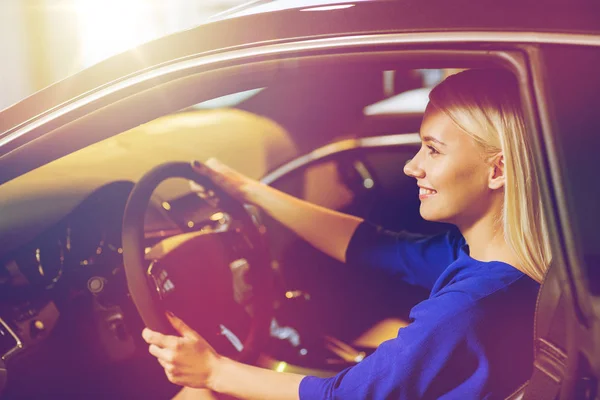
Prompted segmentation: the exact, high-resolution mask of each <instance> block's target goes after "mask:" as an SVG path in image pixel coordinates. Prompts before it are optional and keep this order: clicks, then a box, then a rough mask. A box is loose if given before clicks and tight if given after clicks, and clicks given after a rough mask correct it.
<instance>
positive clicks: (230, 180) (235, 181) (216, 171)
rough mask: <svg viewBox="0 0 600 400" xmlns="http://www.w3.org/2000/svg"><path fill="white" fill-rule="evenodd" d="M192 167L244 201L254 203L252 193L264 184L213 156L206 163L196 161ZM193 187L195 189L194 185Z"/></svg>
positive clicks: (231, 194)
mask: <svg viewBox="0 0 600 400" xmlns="http://www.w3.org/2000/svg"><path fill="white" fill-rule="evenodd" d="M192 167H193V169H194V171H196V172H197V173H199V174H200V175H204V176H206V177H208V178H210V179H211V180H212V181H213V182H214V183H215V184H216V185H218V186H219V187H221V188H222V189H223V190H224V191H225V192H227V194H229V195H230V196H232V197H234V198H235V199H237V200H239V201H242V202H248V203H253V201H252V193H254V191H255V189H257V188H258V187H259V186H260V185H262V184H261V183H260V182H259V181H256V180H254V179H250V178H248V177H247V176H245V175H243V174H241V173H239V172H237V171H236V170H234V169H232V168H230V167H228V166H227V165H225V164H223V163H221V162H220V161H218V160H217V159H216V158H211V159H209V160H207V161H206V162H205V163H204V164H201V163H199V162H197V161H194V162H193V163H192ZM192 189H194V186H193V185H192Z"/></svg>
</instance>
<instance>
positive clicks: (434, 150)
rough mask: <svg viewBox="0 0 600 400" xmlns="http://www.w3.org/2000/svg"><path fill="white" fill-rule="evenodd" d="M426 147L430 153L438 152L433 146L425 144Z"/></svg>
mask: <svg viewBox="0 0 600 400" xmlns="http://www.w3.org/2000/svg"><path fill="white" fill-rule="evenodd" d="M427 148H428V149H429V154H431V155H434V154H440V152H439V151H437V150H436V148H435V147H433V146H427Z"/></svg>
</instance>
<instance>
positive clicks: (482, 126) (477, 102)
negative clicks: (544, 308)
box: [429, 69, 551, 282]
mask: <svg viewBox="0 0 600 400" xmlns="http://www.w3.org/2000/svg"><path fill="white" fill-rule="evenodd" d="M429 100H430V102H431V104H432V105H433V106H434V107H436V108H438V109H439V110H441V111H442V112H444V113H445V114H446V115H448V116H449V117H450V118H451V119H452V120H453V121H454V123H455V124H456V125H457V126H458V127H460V128H461V129H462V130H463V131H465V132H466V133H467V134H468V135H470V136H471V137H472V138H473V139H474V140H475V141H476V142H477V143H478V144H479V145H480V146H481V148H482V149H483V152H484V154H485V155H486V156H487V157H486V158H488V157H493V156H495V155H497V154H500V153H502V154H503V156H504V174H505V177H506V182H505V185H504V203H503V209H502V220H501V223H502V225H503V228H504V238H505V240H506V242H507V243H508V245H509V246H510V247H511V248H512V249H513V251H514V252H515V254H516V255H517V257H518V258H519V261H520V262H521V265H520V269H521V270H522V271H523V272H525V273H526V274H527V275H529V276H530V277H532V278H534V279H535V280H537V281H538V282H541V281H542V279H543V277H544V274H545V273H546V270H547V269H548V266H549V264H550V260H551V250H550V243H549V238H548V234H547V229H546V221H545V218H544V213H543V211H542V200H541V194H540V182H539V177H538V174H537V172H536V169H535V166H534V163H533V157H532V148H531V143H530V138H529V137H528V135H527V132H526V130H525V123H524V120H523V112H522V109H521V101H520V95H519V85H518V82H517V80H516V78H515V77H514V76H513V75H512V74H511V73H510V72H508V71H504V70H500V69H489V70H483V69H482V70H477V69H475V70H467V71H463V72H460V73H458V74H456V75H452V76H450V77H448V78H446V79H445V80H444V81H442V82H441V83H440V84H439V85H437V86H436V87H435V88H434V89H433V90H432V91H431V93H430V94H429Z"/></svg>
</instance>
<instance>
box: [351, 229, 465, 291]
mask: <svg viewBox="0 0 600 400" xmlns="http://www.w3.org/2000/svg"><path fill="white" fill-rule="evenodd" d="M464 244H465V242H464V238H463V237H462V236H461V235H460V232H458V230H456V229H451V230H450V231H448V232H447V233H443V234H439V235H435V236H423V235H418V234H413V233H409V232H391V231H388V230H385V229H383V228H381V227H379V226H376V225H373V224H371V223H369V222H363V223H361V224H360V225H359V226H358V228H357V229H356V231H355V232H354V235H353V236H352V238H351V239H350V243H349V244H348V248H347V250H346V262H347V263H348V264H350V265H360V266H366V267H367V268H373V269H377V270H381V271H383V272H384V273H386V274H390V275H393V276H400V277H402V279H404V280H405V281H406V282H408V283H410V284H413V285H417V286H422V287H424V288H427V289H431V288H432V287H433V285H434V283H435V282H436V280H437V278H438V277H439V276H440V275H441V274H442V272H443V271H444V270H445V269H446V267H447V266H448V265H450V264H451V263H452V262H453V261H454V260H456V259H457V257H458V251H459V249H460V247H461V246H462V245H464Z"/></svg>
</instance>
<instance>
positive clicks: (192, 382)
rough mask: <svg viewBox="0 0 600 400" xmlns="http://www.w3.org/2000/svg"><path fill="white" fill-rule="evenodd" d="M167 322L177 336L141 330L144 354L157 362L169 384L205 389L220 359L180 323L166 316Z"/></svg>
mask: <svg viewBox="0 0 600 400" xmlns="http://www.w3.org/2000/svg"><path fill="white" fill-rule="evenodd" d="M167 319H168V320H169V322H170V323H171V325H172V326H173V328H174V329H175V331H177V332H178V333H179V334H180V335H181V336H171V335H163V334H162V333H159V332H155V331H153V330H150V329H148V328H145V329H144V330H143V331H142V337H143V338H144V340H145V341H146V343H148V344H149V345H150V347H149V349H148V351H149V352H150V354H152V355H153V356H154V357H156V358H157V360H158V362H159V363H160V365H161V366H162V367H163V368H164V369H165V374H166V375H167V378H168V379H169V381H171V382H172V383H174V384H176V385H180V386H186V387H192V388H207V387H209V386H210V380H211V378H212V377H213V371H214V369H215V366H216V364H217V362H218V360H219V359H220V358H221V356H220V355H219V354H217V352H216V351H215V349H213V347H212V346H211V345H210V344H208V342H207V341H206V340H204V338H203V337H202V336H200V335H199V334H198V333H197V332H196V331H194V330H193V329H192V328H190V327H189V326H188V325H187V324H186V323H185V322H183V321H182V320H181V319H179V318H177V317H176V316H174V315H172V314H170V313H167Z"/></svg>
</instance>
